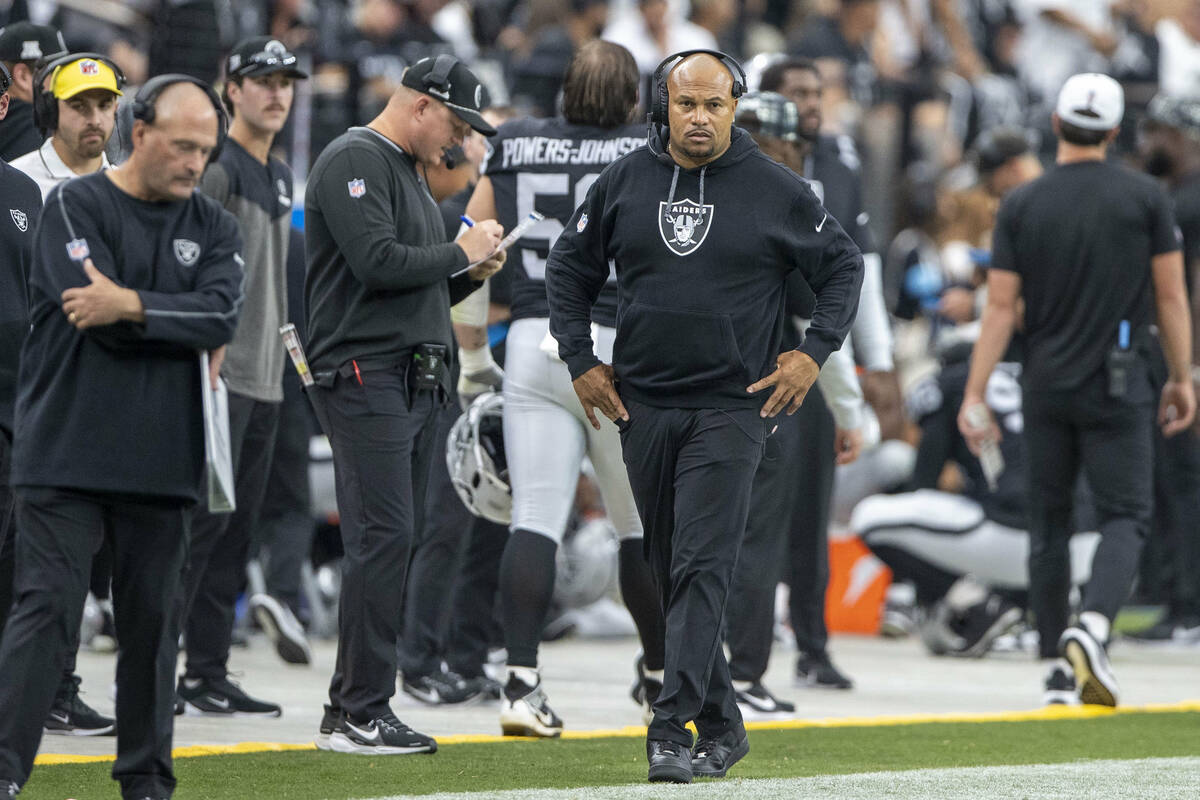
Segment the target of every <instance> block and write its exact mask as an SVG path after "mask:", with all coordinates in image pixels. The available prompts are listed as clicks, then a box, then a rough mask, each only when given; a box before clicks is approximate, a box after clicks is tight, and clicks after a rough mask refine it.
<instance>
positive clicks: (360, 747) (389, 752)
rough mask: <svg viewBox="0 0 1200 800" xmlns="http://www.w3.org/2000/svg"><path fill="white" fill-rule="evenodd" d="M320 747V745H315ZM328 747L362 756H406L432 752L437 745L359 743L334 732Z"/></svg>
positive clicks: (339, 751) (335, 750) (435, 749)
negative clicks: (414, 745)
mask: <svg viewBox="0 0 1200 800" xmlns="http://www.w3.org/2000/svg"><path fill="white" fill-rule="evenodd" d="M317 746H318V747H320V745H317ZM329 749H330V750H332V751H333V752H335V753H351V754H354V755H363V756H408V755H415V754H417V753H433V752H436V751H437V745H436V744H435V745H424V744H423V745H419V746H417V747H395V746H391V745H382V744H379V745H375V744H359V743H358V742H353V741H351V740H350V738H349V737H347V736H346V734H344V733H340V732H334V733H333V735H331V736H330V737H329Z"/></svg>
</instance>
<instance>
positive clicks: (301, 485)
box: [257, 365, 317, 610]
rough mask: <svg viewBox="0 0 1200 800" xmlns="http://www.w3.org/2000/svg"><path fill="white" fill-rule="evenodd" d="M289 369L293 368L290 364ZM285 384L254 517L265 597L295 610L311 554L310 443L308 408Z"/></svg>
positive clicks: (296, 390) (297, 392) (306, 402)
mask: <svg viewBox="0 0 1200 800" xmlns="http://www.w3.org/2000/svg"><path fill="white" fill-rule="evenodd" d="M288 369H291V366H290V365H289V366H288ZM296 383H297V386H296V387H295V390H294V392H293V391H290V387H288V386H287V379H285V382H284V391H283V402H282V403H281V404H280V406H279V425H278V428H277V429H276V431H275V452H274V453H273V454H272V456H271V471H270V474H269V477H268V478H267V485H266V490H265V492H264V495H263V502H262V509H261V510H260V511H259V515H258V520H259V522H258V526H257V528H258V531H259V534H258V544H259V545H261V546H263V547H265V548H266V550H267V558H266V573H265V576H264V577H265V580H266V584H267V593H268V594H269V595H271V596H272V597H275V598H276V599H278V600H281V601H283V602H284V603H285V604H287V605H288V606H290V607H291V608H292V609H293V610H295V609H296V608H298V607H299V602H300V572H301V569H302V566H303V564H304V559H306V558H308V556H309V553H310V552H311V550H312V542H313V536H314V535H315V534H316V531H317V527H316V524H315V522H314V521H313V517H312V510H311V509H312V493H311V490H310V487H309V485H308V440H309V438H310V437H311V435H312V409H311V408H309V405H308V401H307V400H305V399H304V394H303V393H302V392H301V391H300V388H299V381H297V382H296Z"/></svg>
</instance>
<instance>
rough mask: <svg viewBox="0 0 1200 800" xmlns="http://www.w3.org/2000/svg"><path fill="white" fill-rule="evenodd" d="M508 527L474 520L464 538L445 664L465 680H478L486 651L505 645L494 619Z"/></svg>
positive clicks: (480, 519)
mask: <svg viewBox="0 0 1200 800" xmlns="http://www.w3.org/2000/svg"><path fill="white" fill-rule="evenodd" d="M507 542H508V528H506V527H505V526H503V525H497V524H496V523H495V522H489V521H488V520H486V519H483V518H482V517H475V518H474V520H473V521H472V524H471V529H470V532H469V533H468V535H467V550H466V553H465V554H464V555H463V562H462V572H461V573H460V574H459V576H458V581H457V583H456V584H455V587H454V599H453V602H452V606H453V608H454V611H453V615H452V617H451V620H450V629H449V632H448V639H447V642H446V663H447V664H448V665H449V666H450V669H452V670H453V671H454V672H457V673H458V674H459V675H462V676H463V677H466V678H478V677H481V676H482V675H483V674H484V673H483V665H484V664H485V663H487V657H488V648H490V647H500V646H502V645H503V643H504V632H503V630H502V628H501V625H500V622H499V621H498V619H497V617H496V607H497V602H496V593H497V591H498V590H499V587H500V559H501V558H503V557H504V547H505V545H506V544H507Z"/></svg>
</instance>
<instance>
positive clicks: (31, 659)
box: [0, 487, 190, 800]
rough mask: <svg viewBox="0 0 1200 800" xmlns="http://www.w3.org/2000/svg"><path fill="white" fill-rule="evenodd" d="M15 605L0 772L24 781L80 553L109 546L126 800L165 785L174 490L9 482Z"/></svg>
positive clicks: (182, 540)
mask: <svg viewBox="0 0 1200 800" xmlns="http://www.w3.org/2000/svg"><path fill="white" fill-rule="evenodd" d="M16 494H17V516H16V519H17V565H16V583H15V588H16V596H17V602H16V606H15V607H14V608H13V611H12V615H11V616H10V617H9V620H8V627H7V629H6V630H5V632H4V638H3V642H2V643H0V778H3V779H6V780H11V781H15V782H16V783H18V784H24V783H25V781H26V779H27V778H28V777H29V772H30V770H31V769H33V758H34V755H36V753H37V749H38V744H39V742H40V741H41V738H42V723H43V721H44V720H45V719H46V714H47V713H48V712H49V710H50V705H51V703H52V701H53V699H54V693H55V690H56V689H57V688H58V685H59V679H60V675H61V670H62V665H63V660H64V657H65V654H66V653H67V647H68V642H69V640H70V632H71V629H72V628H75V629H78V627H79V617H80V614H81V613H82V610H83V602H84V598H85V597H86V595H87V591H88V582H89V578H90V575H91V567H92V556H93V555H94V554H95V553H96V551H97V550H99V549H100V547H101V544H102V542H103V541H104V538H105V536H108V537H109V540H110V541H111V543H112V550H113V592H112V593H113V614H114V616H115V619H116V624H117V636H118V638H119V640H120V642H121V649H120V652H119V653H118V655H117V761H116V763H115V764H114V765H113V773H112V774H113V777H114V778H115V779H116V780H118V781H120V782H121V794H122V795H123V796H124V797H125V798H126V799H127V800H133V799H134V798H144V797H169V796H170V795H171V792H172V791H173V790H174V788H175V777H174V774H173V772H172V769H171V734H172V729H173V725H174V708H175V675H174V672H175V657H176V652H177V647H176V643H175V634H176V630H175V627H176V626H175V622H174V616H173V613H172V608H173V603H174V600H175V598H176V596H177V593H178V591H179V576H180V572H181V570H182V568H183V561H184V554H185V550H186V547H187V529H188V516H189V514H190V512H188V511H186V510H185V509H184V508H183V507H182V505H181V504H180V503H179V501H166V500H155V499H153V498H133V497H128V496H119V495H107V494H94V493H81V492H72V491H67V490H61V489H52V488H42V487H20V488H18V489H17V490H16Z"/></svg>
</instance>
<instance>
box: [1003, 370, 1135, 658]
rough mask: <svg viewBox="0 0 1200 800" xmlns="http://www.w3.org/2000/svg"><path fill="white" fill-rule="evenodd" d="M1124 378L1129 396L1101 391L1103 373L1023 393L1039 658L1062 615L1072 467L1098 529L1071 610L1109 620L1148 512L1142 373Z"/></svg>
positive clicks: (1124, 588) (1058, 630) (1063, 621)
mask: <svg viewBox="0 0 1200 800" xmlns="http://www.w3.org/2000/svg"><path fill="white" fill-rule="evenodd" d="M1129 385H1130V389H1129V392H1130V397H1129V399H1113V398H1110V397H1108V394H1107V379H1106V377H1105V375H1104V374H1103V373H1101V374H1098V375H1096V376H1095V377H1093V378H1092V379H1090V380H1089V381H1087V382H1086V383H1085V384H1083V385H1082V386H1080V387H1078V388H1077V389H1073V390H1070V391H1054V392H1046V391H1030V390H1029V389H1026V390H1025V392H1024V416H1025V447H1026V450H1027V453H1028V458H1027V463H1028V465H1029V468H1028V469H1029V500H1030V503H1029V505H1030V508H1029V520H1030V527H1029V600H1030V607H1031V609H1032V610H1033V613H1034V616H1035V617H1036V618H1037V628H1038V636H1039V638H1040V645H1039V651H1040V654H1041V657H1042V658H1054V657H1056V656H1057V655H1058V640H1059V637H1060V636H1061V635H1062V632H1063V631H1064V630H1065V629H1066V627H1067V621H1068V616H1069V613H1070V609H1069V606H1068V602H1069V601H1068V595H1069V593H1070V590H1071V559H1070V552H1069V549H1068V542H1069V541H1070V538H1071V533H1072V524H1071V510H1072V502H1071V501H1072V497H1073V491H1074V488H1075V482H1076V479H1077V477H1078V474H1079V471H1080V469H1081V468H1082V470H1083V473H1084V475H1085V476H1086V477H1087V480H1088V483H1089V485H1090V486H1091V489H1092V497H1093V501H1094V503H1095V507H1096V516H1097V521H1098V525H1099V531H1100V544H1099V545H1098V546H1097V548H1096V554H1095V556H1094V558H1093V560H1092V574H1091V578H1090V579H1089V580H1088V583H1087V585H1086V586H1085V587H1084V590H1083V605H1082V607H1081V610H1083V611H1098V612H1099V613H1101V614H1103V615H1104V616H1105V617H1107V618H1108V619H1110V620H1111V619H1113V618H1114V617H1116V615H1117V611H1118V610H1119V609H1120V608H1121V604H1122V603H1123V602H1125V599H1126V597H1128V595H1129V590H1130V588H1131V586H1132V585H1133V579H1134V577H1135V575H1136V574H1137V569H1138V557H1139V555H1140V554H1141V550H1142V543H1143V541H1144V540H1145V537H1146V532H1147V530H1148V528H1149V525H1150V517H1151V513H1152V510H1153V509H1152V502H1153V500H1152V498H1153V490H1154V487H1153V483H1152V480H1151V476H1152V474H1153V435H1154V434H1153V425H1154V405H1153V389H1152V387H1151V385H1150V381H1149V378H1148V377H1147V376H1145V375H1144V373H1142V372H1141V371H1140V370H1136V369H1135V370H1134V371H1133V374H1131V375H1130V379H1129Z"/></svg>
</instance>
